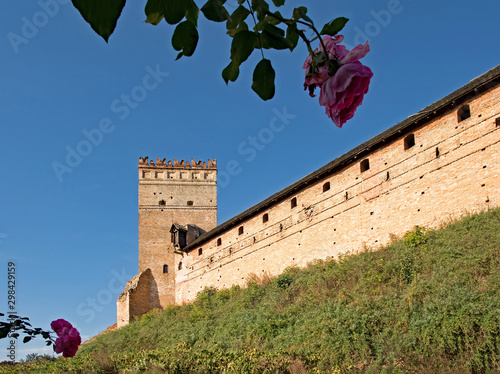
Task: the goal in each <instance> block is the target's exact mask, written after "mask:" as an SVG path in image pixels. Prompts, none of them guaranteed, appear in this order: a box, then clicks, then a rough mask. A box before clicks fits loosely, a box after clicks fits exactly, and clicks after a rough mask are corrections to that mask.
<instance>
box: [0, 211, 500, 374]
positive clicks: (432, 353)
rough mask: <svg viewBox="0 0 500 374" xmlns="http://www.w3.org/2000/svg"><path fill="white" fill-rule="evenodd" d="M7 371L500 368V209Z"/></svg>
mask: <svg viewBox="0 0 500 374" xmlns="http://www.w3.org/2000/svg"><path fill="white" fill-rule="evenodd" d="M1 371H8V372H14V371H18V372H27V371H30V372H43V373H46V372H82V373H87V372H96V373H97V372H101V373H115V372H123V371H126V372H148V373H154V372H167V373H498V372H500V209H493V210H490V211H489V212H485V213H480V214H477V215H472V216H468V217H465V218H464V219H462V220H460V221H457V222H453V223H451V224H449V225H448V226H446V227H445V228H442V229H440V230H436V231H432V230H425V229H423V228H419V227H416V228H415V229H414V230H413V231H411V232H409V233H407V234H406V235H405V237H404V238H402V239H401V240H396V241H394V243H392V244H391V245H389V246H388V247H385V248H382V249H379V250H378V251H370V250H365V251H363V252H362V253H359V254H356V255H346V256H343V257H341V258H340V259H338V260H337V261H333V260H326V261H317V262H315V263H313V264H310V265H309V266H308V267H307V268H305V269H298V268H290V269H288V270H287V271H285V273H283V274H282V275H280V276H279V277H277V278H274V279H269V278H268V277H265V276H264V277H262V278H260V279H259V278H257V277H254V278H253V279H252V280H250V281H249V284H248V287H247V288H244V289H240V288H239V287H233V288H231V289H228V290H223V291H216V290H215V289H213V288H206V289H205V290H204V291H203V292H201V293H200V294H199V295H198V297H197V300H196V301H195V302H194V303H192V304H189V305H186V306H182V307H180V306H176V307H169V308H167V309H166V310H164V311H161V312H159V311H157V312H152V313H149V314H146V315H144V316H143V317H142V318H141V319H139V320H138V321H136V322H134V323H131V324H129V325H128V326H126V327H124V328H122V329H120V330H118V331H114V332H110V333H107V334H105V335H103V336H101V337H99V338H98V339H96V340H95V341H94V342H91V343H89V344H86V345H84V346H83V347H81V349H80V351H79V352H78V354H77V356H75V358H73V359H58V360H57V361H55V362H50V361H48V362H34V363H29V364H24V365H23V366H21V365H17V366H15V367H14V368H9V369H6V368H2V367H0V372H1Z"/></svg>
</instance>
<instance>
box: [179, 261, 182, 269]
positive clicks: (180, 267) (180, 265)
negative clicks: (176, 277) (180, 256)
mask: <svg viewBox="0 0 500 374" xmlns="http://www.w3.org/2000/svg"><path fill="white" fill-rule="evenodd" d="M178 269H179V270H182V262H179V267H178Z"/></svg>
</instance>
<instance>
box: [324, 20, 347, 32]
mask: <svg viewBox="0 0 500 374" xmlns="http://www.w3.org/2000/svg"><path fill="white" fill-rule="evenodd" d="M347 21H349V18H345V17H338V18H335V19H334V20H332V21H330V22H328V23H327V24H326V25H325V26H323V29H322V30H321V32H320V34H321V35H330V36H335V35H337V34H338V33H339V32H340V30H342V29H343V28H344V26H345V24H346V23H347Z"/></svg>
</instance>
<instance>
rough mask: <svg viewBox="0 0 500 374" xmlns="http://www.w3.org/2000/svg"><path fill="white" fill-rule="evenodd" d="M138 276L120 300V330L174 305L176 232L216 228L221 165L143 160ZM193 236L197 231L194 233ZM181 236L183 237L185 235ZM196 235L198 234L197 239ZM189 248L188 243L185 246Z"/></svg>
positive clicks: (141, 168) (177, 249)
mask: <svg viewBox="0 0 500 374" xmlns="http://www.w3.org/2000/svg"><path fill="white" fill-rule="evenodd" d="M138 169H139V274H138V275H136V276H135V277H134V278H132V279H131V280H130V281H129V282H128V284H127V286H126V287H125V290H124V291H123V293H122V294H121V295H120V297H119V298H118V308H117V309H118V325H119V326H120V325H124V324H126V323H128V321H129V320H131V319H132V318H133V317H135V316H140V315H142V314H144V313H145V312H147V311H149V310H152V309H154V308H165V307H166V306H167V305H170V304H174V303H175V272H176V270H177V266H176V257H177V258H179V256H180V255H179V254H178V253H179V252H178V251H179V246H178V245H176V246H175V247H174V233H173V232H172V231H171V230H172V229H173V228H174V227H175V228H179V230H181V231H182V232H183V233H184V234H183V235H184V237H183V238H184V239H185V238H186V236H185V235H186V233H187V231H188V229H189V233H188V238H189V237H190V238H191V240H192V239H194V238H195V237H196V236H197V235H200V234H201V233H203V232H206V231H209V230H211V229H213V228H214V227H215V226H217V165H216V161H215V160H209V161H208V163H207V162H204V163H202V162H201V161H199V162H195V161H194V160H191V163H189V161H187V162H184V160H182V161H180V162H178V161H177V160H176V159H174V161H173V162H172V161H168V162H167V161H166V160H165V159H163V160H160V159H158V158H157V159H156V163H155V162H153V161H152V160H151V161H148V157H146V158H142V157H141V158H140V159H139V167H138ZM193 230H194V231H193ZM182 232H181V233H182ZM193 232H194V234H193ZM183 244H185V243H183Z"/></svg>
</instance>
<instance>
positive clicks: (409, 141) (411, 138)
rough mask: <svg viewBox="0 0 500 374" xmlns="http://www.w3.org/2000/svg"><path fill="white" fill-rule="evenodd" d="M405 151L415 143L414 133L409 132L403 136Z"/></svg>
mask: <svg viewBox="0 0 500 374" xmlns="http://www.w3.org/2000/svg"><path fill="white" fill-rule="evenodd" d="M404 143H405V151H406V150H407V149H410V148H411V147H413V146H414V145H415V135H414V134H410V135H408V136H407V137H406V138H405V141H404Z"/></svg>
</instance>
